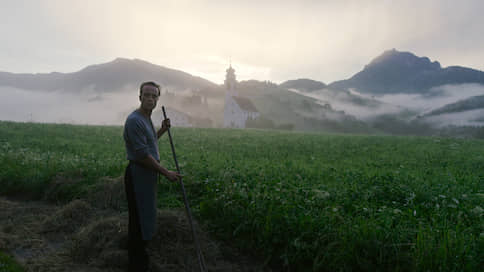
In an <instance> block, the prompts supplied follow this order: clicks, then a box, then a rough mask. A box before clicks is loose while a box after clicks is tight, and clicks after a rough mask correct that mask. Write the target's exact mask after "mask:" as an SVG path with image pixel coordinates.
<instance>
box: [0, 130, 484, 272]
mask: <svg viewBox="0 0 484 272" xmlns="http://www.w3.org/2000/svg"><path fill="white" fill-rule="evenodd" d="M172 134H173V137H174V142H175V146H176V150H177V154H178V161H179V162H180V167H181V169H182V172H183V173H184V175H185V178H184V181H185V186H186V188H187V190H188V195H189V199H190V202H191V206H192V209H193V211H194V214H195V215H196V216H197V217H198V218H199V220H200V221H201V222H202V223H203V224H204V225H205V230H206V231H210V232H212V233H213V234H214V235H216V236H217V237H219V238H220V239H222V240H225V241H229V242H230V243H231V244H232V245H234V246H237V247H239V248H242V249H245V250H246V251H247V252H251V253H253V254H254V255H257V256H259V257H261V258H262V259H263V260H265V262H266V263H267V265H268V266H270V267H272V268H274V269H275V270H290V271H354V270H356V271H360V270H364V271H374V270H379V271H388V270H393V271H479V270H480V268H482V267H483V265H484V253H483V252H484V220H483V216H484V209H483V207H484V201H483V200H484V141H482V140H463V139H450V138H430V137H427V138H423V137H393V136H392V137H391V136H359V135H330V134H317V133H298V132H280V131H262V130H229V129H193V128H190V129H189V128H174V129H172ZM160 155H161V160H162V163H163V164H164V165H165V166H168V167H169V168H172V169H173V168H174V164H173V162H172V157H171V151H170V146H169V142H168V138H167V137H166V136H164V137H163V138H162V139H161V140H160ZM0 163H1V164H0V165H1V166H0V184H1V186H0V193H1V194H2V195H19V194H20V195H28V196H29V197H32V198H41V197H44V198H45V190H46V188H48V187H49V185H50V183H51V182H52V181H53V180H55V179H56V178H57V179H58V177H59V176H62V177H64V178H65V180H71V181H73V182H69V183H68V185H67V186H63V187H62V190H58V191H57V192H56V193H55V194H52V193H51V194H49V195H48V199H50V200H52V201H67V200H70V199H72V198H76V197H82V196H83V194H85V192H86V191H87V190H86V188H88V187H89V186H92V185H95V184H96V182H97V181H98V180H99V179H100V178H102V177H106V176H109V177H119V176H121V175H122V174H123V171H124V167H125V166H126V164H127V162H126V159H125V152H124V142H123V139H122V127H100V126H73V125H51V124H31V123H12V122H0ZM162 184H163V185H162V186H160V191H159V206H160V207H182V206H183V201H182V198H181V195H180V190H179V188H178V186H177V185H176V184H173V183H169V182H167V181H166V180H164V179H162Z"/></svg>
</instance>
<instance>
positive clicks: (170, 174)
mask: <svg viewBox="0 0 484 272" xmlns="http://www.w3.org/2000/svg"><path fill="white" fill-rule="evenodd" d="M165 177H166V178H167V179H168V180H170V181H177V180H179V179H180V178H181V177H183V175H182V174H178V173H177V172H175V171H168V172H167V173H166V175H165Z"/></svg>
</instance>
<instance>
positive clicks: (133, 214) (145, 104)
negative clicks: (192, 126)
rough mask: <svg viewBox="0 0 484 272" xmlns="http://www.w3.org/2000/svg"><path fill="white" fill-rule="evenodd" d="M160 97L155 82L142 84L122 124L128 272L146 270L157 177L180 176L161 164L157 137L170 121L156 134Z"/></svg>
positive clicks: (153, 223) (154, 217)
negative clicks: (154, 117)
mask: <svg viewBox="0 0 484 272" xmlns="http://www.w3.org/2000/svg"><path fill="white" fill-rule="evenodd" d="M159 96H160V87H159V85H158V84H156V83H155V82H151V81H150V82H144V83H142V84H141V86H140V89H139V100H140V102H141V104H140V107H139V108H138V109H136V110H135V111H133V112H132V113H131V114H130V115H129V116H128V118H127V119H126V123H125V125H124V134H123V136H124V141H125V144H126V153H127V158H128V160H129V165H128V167H127V168H126V172H125V176H124V180H125V189H126V197H127V199H128V210H129V226H128V253H129V268H128V270H129V271H146V270H148V267H149V257H148V254H147V252H146V244H147V242H148V241H149V240H151V239H152V238H153V236H154V234H155V229H156V191H157V181H158V174H162V175H164V176H165V177H166V178H168V179H169V180H171V181H176V180H177V179H178V178H180V175H179V174H178V173H176V172H174V171H169V170H167V169H166V168H164V167H163V166H161V165H160V155H159V153H158V143H157V140H158V138H160V137H161V135H163V134H164V133H165V132H166V131H167V130H168V128H169V127H170V120H169V119H166V120H164V121H163V122H162V126H161V128H160V129H159V130H158V131H157V132H155V128H154V126H153V122H152V121H151V112H152V111H153V109H154V108H155V107H156V102H157V101H158V98H159Z"/></svg>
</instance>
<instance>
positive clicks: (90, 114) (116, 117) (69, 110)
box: [0, 87, 139, 125]
mask: <svg viewBox="0 0 484 272" xmlns="http://www.w3.org/2000/svg"><path fill="white" fill-rule="evenodd" d="M138 106H139V102H138V93H137V92H136V90H134V91H132V92H131V93H129V92H127V91H124V92H117V93H95V92H83V93H79V94H78V93H72V92H62V91H51V92H47V91H30V90H22V89H15V88H8V87H1V88H0V116H1V119H2V120H10V121H17V122H41V123H70V124H91V125H120V124H123V123H124V120H125V119H126V116H127V115H128V114H129V113H130V112H131V111H132V110H134V109H135V108H137V107H138Z"/></svg>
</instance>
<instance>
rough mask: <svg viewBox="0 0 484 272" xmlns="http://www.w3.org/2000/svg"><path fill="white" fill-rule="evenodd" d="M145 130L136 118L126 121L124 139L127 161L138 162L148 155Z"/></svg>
mask: <svg viewBox="0 0 484 272" xmlns="http://www.w3.org/2000/svg"><path fill="white" fill-rule="evenodd" d="M145 130H146V128H145V126H144V125H143V123H142V121H141V120H139V119H136V118H131V119H128V120H126V124H125V126H124V138H125V141H126V148H127V151H128V159H129V160H135V161H139V160H142V159H144V158H145V157H146V156H148V154H150V153H149V151H148V139H147V137H146V131H145Z"/></svg>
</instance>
